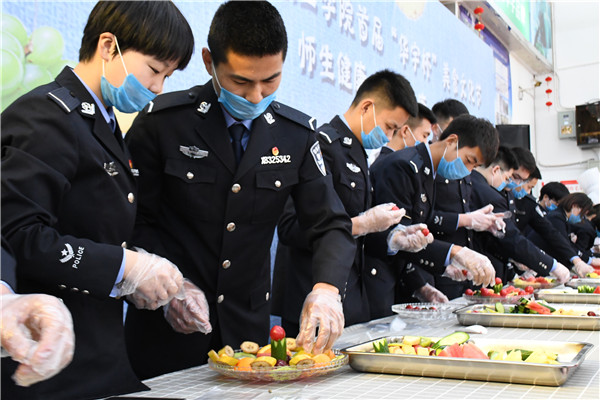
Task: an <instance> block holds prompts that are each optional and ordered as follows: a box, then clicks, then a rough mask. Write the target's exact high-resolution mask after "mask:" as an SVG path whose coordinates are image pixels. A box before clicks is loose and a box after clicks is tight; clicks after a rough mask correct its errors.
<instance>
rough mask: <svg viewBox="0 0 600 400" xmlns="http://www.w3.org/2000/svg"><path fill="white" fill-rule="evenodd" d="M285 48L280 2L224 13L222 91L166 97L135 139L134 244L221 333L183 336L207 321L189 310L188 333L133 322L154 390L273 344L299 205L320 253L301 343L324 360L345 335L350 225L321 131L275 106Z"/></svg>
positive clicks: (215, 68)
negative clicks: (279, 256) (191, 295)
mask: <svg viewBox="0 0 600 400" xmlns="http://www.w3.org/2000/svg"><path fill="white" fill-rule="evenodd" d="M286 50H287V35H286V31H285V26H284V24H283V20H282V19H281V16H280V15H279V13H278V12H277V10H276V9H275V7H273V6H272V5H271V4H269V3H268V2H262V1H261V2H237V1H230V2H226V3H224V4H222V5H221V6H220V7H219V9H218V10H217V12H216V14H215V16H214V17H213V21H212V23H211V26H210V31H209V34H208V48H204V49H202V59H203V61H204V64H205V67H206V70H207V71H208V73H209V74H210V75H212V79H211V80H210V81H208V82H207V83H206V84H204V85H202V86H196V87H193V88H191V89H189V90H185V91H181V92H175V93H170V94H166V95H163V96H159V98H157V99H156V101H154V102H153V103H151V104H150V105H149V106H148V107H147V108H146V109H145V111H144V112H143V113H142V114H141V115H139V116H138V118H137V119H136V120H135V121H134V123H133V126H132V127H131V129H130V131H129V134H128V143H129V145H130V148H131V151H132V154H133V157H134V160H135V162H136V163H137V165H138V168H139V170H140V177H139V185H140V186H139V187H140V206H139V209H138V210H139V213H138V220H137V229H136V232H135V236H136V241H137V243H139V244H140V245H142V246H143V247H145V248H149V249H152V251H155V252H158V253H160V254H164V255H168V257H171V258H172V259H173V260H176V262H177V263H178V264H179V265H180V266H181V269H182V272H183V273H184V275H185V276H186V277H187V278H188V279H189V280H191V282H192V283H193V285H195V286H197V287H198V288H199V289H200V290H201V291H202V292H203V293H204V295H205V296H206V299H207V301H208V304H209V306H210V325H211V326H212V333H210V334H208V335H206V336H205V335H204V334H202V333H199V332H196V333H190V334H187V335H185V334H181V333H178V332H182V333H189V332H192V331H194V330H197V329H195V323H196V322H199V321H200V322H205V319H206V318H207V315H205V314H204V315H202V314H201V313H197V312H196V309H195V305H194V304H182V303H181V302H180V301H179V300H177V301H172V302H171V303H170V305H169V307H168V310H167V312H166V314H167V319H168V320H169V321H171V322H173V321H175V322H176V323H173V329H177V331H178V332H175V331H174V330H173V329H172V328H171V326H169V324H168V323H167V322H166V321H165V318H163V313H162V312H137V310H130V311H129V312H128V315H127V321H126V334H127V339H128V351H129V355H130V358H131V360H132V364H133V365H134V368H135V370H136V372H137V373H138V375H139V376H141V377H143V378H148V377H150V376H155V375H158V374H162V373H165V372H169V371H174V370H179V369H183V368H187V367H190V366H194V365H200V364H204V363H206V359H207V356H206V354H207V352H208V350H209V349H211V348H214V349H220V348H221V347H222V346H223V345H226V344H228V345H232V346H239V344H240V343H241V342H242V341H244V340H251V341H255V342H258V343H266V342H267V339H268V334H269V313H270V302H269V300H270V296H271V294H270V284H271V283H270V260H269V258H270V257H269V249H270V245H271V240H272V238H273V232H274V229H275V225H276V223H277V220H278V219H279V217H280V215H281V213H282V211H283V207H284V205H285V203H286V200H287V199H288V197H289V196H290V194H291V196H292V198H293V199H294V204H295V206H296V210H297V213H298V219H299V223H300V225H301V226H302V227H303V228H304V229H306V231H307V235H308V238H309V240H310V242H311V243H312V247H313V251H314V257H313V266H314V269H313V282H312V284H313V286H312V291H311V292H310V293H309V294H308V296H307V297H306V300H305V302H304V308H303V311H302V315H301V325H300V335H299V336H298V342H299V343H300V344H301V345H302V346H303V347H304V348H305V349H306V350H307V351H313V352H316V353H319V352H322V351H324V350H327V349H330V348H331V347H332V345H333V342H334V341H335V339H336V338H337V337H338V336H339V335H340V334H341V331H342V329H343V326H344V319H343V311H342V304H341V300H340V295H341V296H343V295H344V288H345V286H346V280H347V278H348V271H349V269H350V266H351V265H352V260H353V258H354V250H355V244H354V239H353V238H352V234H351V221H350V218H349V217H348V215H347V214H346V212H345V211H344V208H343V205H342V204H341V202H340V200H339V198H338V197H337V195H336V193H335V190H334V188H333V185H332V182H331V176H330V175H327V173H326V170H325V164H324V162H323V158H322V155H321V151H320V148H319V142H318V141H317V139H316V136H315V132H314V124H315V121H314V119H313V118H310V117H308V116H307V115H305V114H303V113H301V112H298V111H296V110H294V109H292V108H290V107H288V106H285V105H283V104H281V103H279V102H275V101H274V98H275V96H276V93H275V92H276V90H277V88H278V87H279V84H280V82H281V78H282V68H283V61H284V59H285V55H286ZM317 326H318V329H319V334H318V338H317V340H316V342H314V338H315V331H316V329H317ZM149 332H151V334H148V333H149Z"/></svg>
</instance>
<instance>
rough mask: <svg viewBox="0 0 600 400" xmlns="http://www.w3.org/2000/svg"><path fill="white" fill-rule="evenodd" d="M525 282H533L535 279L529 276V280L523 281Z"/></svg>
mask: <svg viewBox="0 0 600 400" xmlns="http://www.w3.org/2000/svg"><path fill="white" fill-rule="evenodd" d="M525 280H526V281H527V282H535V278H534V277H533V276H530V277H529V278H527V279H525Z"/></svg>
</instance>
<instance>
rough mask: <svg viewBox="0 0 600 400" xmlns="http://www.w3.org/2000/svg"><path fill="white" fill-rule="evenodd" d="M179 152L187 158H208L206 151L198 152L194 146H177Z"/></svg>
mask: <svg viewBox="0 0 600 400" xmlns="http://www.w3.org/2000/svg"><path fill="white" fill-rule="evenodd" d="M179 151H180V152H182V153H183V154H185V155H186V156H188V157H189V158H204V157H206V156H208V151H206V150H200V149H199V148H197V147H196V146H179Z"/></svg>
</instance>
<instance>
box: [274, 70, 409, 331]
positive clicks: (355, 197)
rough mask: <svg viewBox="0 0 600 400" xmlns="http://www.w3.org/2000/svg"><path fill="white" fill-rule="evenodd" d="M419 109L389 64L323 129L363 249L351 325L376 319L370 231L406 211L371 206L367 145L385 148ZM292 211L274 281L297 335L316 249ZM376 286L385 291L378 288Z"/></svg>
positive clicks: (330, 167) (351, 283)
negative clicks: (367, 250) (368, 260)
mask: <svg viewBox="0 0 600 400" xmlns="http://www.w3.org/2000/svg"><path fill="white" fill-rule="evenodd" d="M416 111H417V100H416V98H415V94H414V92H413V90H412V87H411V86H410V83H409V82H408V81H407V80H406V79H405V78H404V77H403V76H402V75H399V74H396V73H394V72H392V71H389V70H383V71H379V72H377V73H375V74H373V75H371V76H369V77H368V78H367V79H366V80H365V81H364V82H363V83H362V84H361V85H360V87H359V88H358V91H357V93H356V96H355V97H354V100H353V101H352V104H351V105H350V107H349V109H348V110H347V111H346V112H345V113H344V114H342V115H338V116H335V117H334V118H333V119H332V120H331V122H329V123H327V124H325V125H322V126H321V127H319V128H318V129H317V132H318V134H319V136H318V138H319V143H320V144H321V148H322V149H323V158H324V159H325V165H326V167H327V171H328V172H330V173H331V174H332V176H333V182H334V187H335V191H336V193H337V194H338V196H339V198H340V199H341V201H342V203H343V204H344V208H345V209H346V212H347V213H348V215H349V216H350V217H352V233H353V235H354V236H355V237H356V245H357V246H356V247H357V249H356V254H355V257H354V263H353V265H352V269H351V271H350V276H349V278H348V286H347V287H346V297H345V298H344V302H343V303H344V317H345V322H346V326H348V325H352V324H356V323H359V322H364V321H369V320H370V319H371V318H370V310H369V305H370V303H369V299H368V297H367V289H366V287H365V283H366V282H365V281H366V280H367V279H368V277H369V276H370V275H371V276H372V275H373V274H372V272H373V270H374V274H375V275H376V274H377V268H376V267H372V268H371V269H370V271H366V270H365V265H366V264H365V260H364V257H365V255H364V251H363V247H364V238H365V235H367V234H369V233H372V232H379V231H384V230H386V229H387V228H388V227H389V226H390V225H396V224H397V223H398V222H400V219H401V218H402V216H403V215H404V212H403V211H401V210H394V209H393V208H394V205H393V204H381V205H377V206H375V207H373V208H371V184H370V180H369V170H368V167H367V155H366V152H365V149H377V148H380V147H381V145H382V144H384V143H385V142H388V141H389V138H390V137H391V136H392V134H393V132H394V131H396V130H398V129H400V127H401V126H402V125H403V124H404V123H405V122H406V120H407V118H408V117H409V115H410V114H412V115H416ZM286 211H288V212H286V213H284V215H283V216H282V218H281V220H280V222H279V224H278V228H277V232H278V236H279V244H278V248H277V258H276V263H275V274H276V275H277V274H281V273H283V274H284V275H285V282H284V285H281V286H280V287H276V286H275V285H274V288H273V291H274V294H275V298H279V299H281V301H282V302H283V304H282V306H283V312H282V314H283V315H282V322H283V327H284V328H285V330H286V332H288V333H291V334H292V335H295V334H296V333H297V332H298V329H299V327H298V321H299V316H300V311H301V306H302V299H303V298H304V297H305V296H306V294H307V293H308V292H310V286H311V285H310V283H311V281H312V278H311V276H312V265H311V262H310V261H311V257H312V252H311V250H310V248H309V247H308V246H306V243H307V241H306V240H305V239H301V240H299V239H298V238H303V237H304V236H305V233H304V231H303V230H302V229H301V228H300V227H299V225H298V220H297V216H296V213H295V210H294V209H293V207H288V208H287V210H286ZM284 270H285V271H284ZM275 282H277V280H275ZM372 290H375V291H376V293H377V294H381V293H380V292H379V291H377V290H376V288H372ZM277 292H279V293H277Z"/></svg>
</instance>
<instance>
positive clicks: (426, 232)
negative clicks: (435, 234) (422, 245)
mask: <svg viewBox="0 0 600 400" xmlns="http://www.w3.org/2000/svg"><path fill="white" fill-rule="evenodd" d="M421 233H422V234H423V235H424V236H427V235H429V229H427V228H425V229H423V230H422V231H421Z"/></svg>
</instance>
